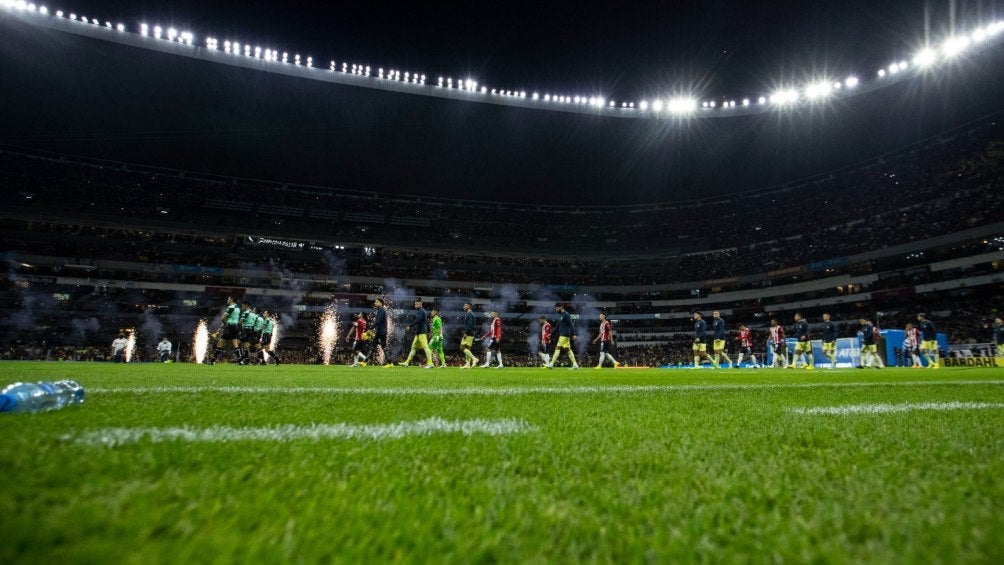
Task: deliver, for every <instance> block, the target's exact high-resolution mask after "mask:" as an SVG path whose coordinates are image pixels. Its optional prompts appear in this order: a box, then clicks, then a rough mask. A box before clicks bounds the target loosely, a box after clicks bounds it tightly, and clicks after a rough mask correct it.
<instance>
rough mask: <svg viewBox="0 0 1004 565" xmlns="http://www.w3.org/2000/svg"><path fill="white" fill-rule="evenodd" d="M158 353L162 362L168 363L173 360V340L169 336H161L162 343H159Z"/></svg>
mask: <svg viewBox="0 0 1004 565" xmlns="http://www.w3.org/2000/svg"><path fill="white" fill-rule="evenodd" d="M157 353H160V362H161V363H167V362H168V361H170V360H171V342H170V340H168V339H167V336H164V337H162V338H160V343H158V344H157Z"/></svg>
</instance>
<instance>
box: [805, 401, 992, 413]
mask: <svg viewBox="0 0 1004 565" xmlns="http://www.w3.org/2000/svg"><path fill="white" fill-rule="evenodd" d="M1002 408H1004V404H1001V403H996V402H915V403H905V404H850V405H847V406H816V407H813V408H793V409H792V412H794V413H795V414H805V415H816V414H824V415H834V416H850V415H855V414H893V413H898V412H914V411H927V410H999V409H1002Z"/></svg>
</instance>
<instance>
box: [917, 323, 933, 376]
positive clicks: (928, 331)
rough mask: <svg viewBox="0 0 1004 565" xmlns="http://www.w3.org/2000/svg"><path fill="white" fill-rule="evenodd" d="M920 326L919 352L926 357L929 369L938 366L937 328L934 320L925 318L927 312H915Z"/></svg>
mask: <svg viewBox="0 0 1004 565" xmlns="http://www.w3.org/2000/svg"><path fill="white" fill-rule="evenodd" d="M917 322H919V325H920V327H919V328H918V329H920V339H921V341H920V352H921V353H922V354H923V355H924V359H927V367H928V368H929V369H937V368H938V329H937V328H936V327H934V322H932V321H931V320H928V319H927V314H917Z"/></svg>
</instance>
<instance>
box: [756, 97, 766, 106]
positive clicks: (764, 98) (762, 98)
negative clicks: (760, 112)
mask: <svg viewBox="0 0 1004 565" xmlns="http://www.w3.org/2000/svg"><path fill="white" fill-rule="evenodd" d="M756 102H757V104H766V103H767V97H766V96H761V97H760V98H757V99H756Z"/></svg>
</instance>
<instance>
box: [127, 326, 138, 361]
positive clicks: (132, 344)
mask: <svg viewBox="0 0 1004 565" xmlns="http://www.w3.org/2000/svg"><path fill="white" fill-rule="evenodd" d="M128 331H129V338H128V341H127V342H126V350H125V360H126V363H128V362H129V361H131V360H132V354H133V351H136V331H135V330H128Z"/></svg>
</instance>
